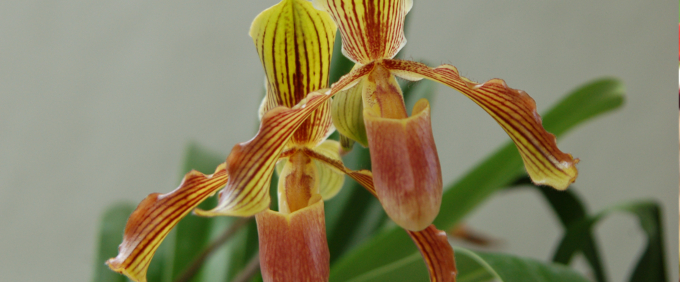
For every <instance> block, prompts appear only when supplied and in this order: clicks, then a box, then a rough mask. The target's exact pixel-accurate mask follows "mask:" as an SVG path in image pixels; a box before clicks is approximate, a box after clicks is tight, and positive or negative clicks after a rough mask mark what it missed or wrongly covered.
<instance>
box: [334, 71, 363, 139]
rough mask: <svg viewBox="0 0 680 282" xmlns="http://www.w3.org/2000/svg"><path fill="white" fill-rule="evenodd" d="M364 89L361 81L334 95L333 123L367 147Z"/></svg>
mask: <svg viewBox="0 0 680 282" xmlns="http://www.w3.org/2000/svg"><path fill="white" fill-rule="evenodd" d="M362 91H363V83H362V82H359V83H357V85H356V86H354V87H352V88H350V89H348V90H345V91H341V92H340V93H338V94H336V95H335V96H334V97H333V103H332V105H331V107H332V108H331V113H332V116H333V124H334V125H335V128H336V129H337V130H338V132H340V133H341V134H342V135H344V136H346V137H348V138H350V139H352V140H354V141H357V142H359V144H361V145H362V146H364V147H367V146H368V140H367V139H366V127H365V126H364V112H363V109H364V107H363V105H362V100H361V92H362Z"/></svg>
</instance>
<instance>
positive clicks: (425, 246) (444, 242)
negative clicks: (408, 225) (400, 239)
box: [408, 225, 457, 282]
mask: <svg viewBox="0 0 680 282" xmlns="http://www.w3.org/2000/svg"><path fill="white" fill-rule="evenodd" d="M408 235H409V236H411V239H413V242H414V243H416V245H417V246H418V250H420V254H421V255H422V256H423V260H425V264H426V265H427V270H428V271H429V272H430V281H431V282H455V281H456V274H457V271H456V262H455V260H454V256H453V249H452V248H451V245H449V241H448V239H447V238H446V232H444V231H441V230H437V227H435V226H434V225H430V226H428V227H427V228H425V229H423V230H421V231H417V232H413V231H408Z"/></svg>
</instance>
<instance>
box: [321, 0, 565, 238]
mask: <svg viewBox="0 0 680 282" xmlns="http://www.w3.org/2000/svg"><path fill="white" fill-rule="evenodd" d="M313 3H314V5H315V7H317V8H318V9H321V10H324V11H327V12H328V13H329V14H330V15H331V17H332V18H333V20H334V21H335V23H336V24H337V25H338V28H339V30H340V34H341V36H342V51H343V54H345V56H347V57H348V58H349V59H350V60H352V61H354V62H355V63H356V66H355V71H354V72H352V73H353V74H356V73H357V71H358V70H361V71H362V72H363V74H364V75H363V76H362V77H361V78H360V79H359V80H358V82H357V83H356V86H354V88H351V89H347V91H345V92H344V93H341V94H339V95H338V96H336V98H335V101H334V104H333V122H334V123H335V126H336V128H337V129H338V131H339V132H340V133H342V134H343V135H345V136H347V137H349V138H352V139H354V140H356V141H358V142H359V143H361V144H364V145H367V146H368V147H369V149H370V153H371V160H372V167H373V174H374V180H375V189H376V192H377V195H378V198H379V200H380V202H381V203H382V205H383V207H384V208H385V211H386V212H387V214H388V215H389V216H390V218H392V220H394V221H395V222H396V223H397V224H399V225H400V226H401V227H403V228H405V229H408V230H414V231H417V230H421V229H423V228H425V227H427V226H428V225H429V224H431V223H432V221H433V220H434V218H435V217H436V216H437V214H438V212H439V207H440V203H441V197H442V180H441V169H440V166H439V159H438V156H437V149H436V147H435V144H434V138H433V137H432V129H431V124H430V107H429V103H428V102H427V100H424V99H423V100H421V101H418V102H417V103H416V104H415V106H414V108H413V111H412V115H411V116H410V117H409V116H407V112H406V108H405V105H404V102H403V98H402V93H401V89H400V87H399V85H398V84H397V82H396V80H395V76H397V77H401V78H404V79H407V80H420V79H423V78H427V79H430V80H434V81H437V82H440V83H442V84H445V85H447V86H450V87H452V88H454V89H456V90H458V91H459V92H461V93H463V94H464V95H466V96H467V97H468V98H470V99H471V100H472V101H474V102H475V103H477V104H478V105H479V106H480V107H481V108H482V109H484V110H485V111H486V112H487V113H489V114H490V115H491V116H492V117H493V118H494V119H495V120H496V121H497V122H498V124H499V125H500V126H501V127H502V128H503V129H504V130H505V131H506V132H507V133H508V135H509V136H510V138H512V140H513V141H514V142H515V144H516V145H517V148H518V149H519V153H520V154H521V156H522V160H523V161H524V165H525V168H526V170H527V172H528V174H529V176H530V177H531V179H532V181H533V182H534V183H536V184H540V185H549V186H552V187H554V188H556V189H559V190H563V189H566V188H567V186H569V184H571V183H572V182H574V180H575V179H576V176H577V174H578V172H577V170H576V167H575V164H576V163H577V162H578V159H574V158H573V157H572V156H571V155H570V154H565V153H563V152H561V151H560V150H559V149H558V148H557V145H556V142H555V136H554V135H552V134H550V133H548V132H546V131H545V129H544V128H543V126H542V124H541V118H540V116H539V115H538V113H537V112H536V104H535V102H534V100H533V99H532V98H531V97H529V95H527V94H526V93H525V92H524V91H521V90H516V89H513V88H510V87H508V86H507V84H506V83H505V81H503V80H501V79H492V80H489V81H487V82H485V83H481V84H480V83H475V82H473V81H471V80H469V79H467V78H465V77H462V76H460V75H459V73H458V70H457V69H456V68H455V67H454V66H451V65H441V66H439V67H436V68H430V67H428V66H426V65H424V64H421V63H417V62H413V61H405V60H395V59H393V58H394V56H395V55H396V54H397V52H399V50H400V49H401V48H402V47H403V46H404V45H405V44H406V39H405V38H404V32H403V26H404V18H405V16H406V14H407V13H408V12H409V10H410V9H411V7H412V5H413V1H412V0H367V1H357V0H313ZM355 81H357V80H355ZM345 88H346V87H345ZM334 89H335V85H334ZM359 101H361V102H359ZM364 128H365V129H364Z"/></svg>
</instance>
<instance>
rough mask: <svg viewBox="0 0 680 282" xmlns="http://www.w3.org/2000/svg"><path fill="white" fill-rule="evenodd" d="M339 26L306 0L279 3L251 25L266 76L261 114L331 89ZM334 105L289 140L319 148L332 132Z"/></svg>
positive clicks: (325, 109) (316, 113) (321, 110)
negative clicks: (329, 77)
mask: <svg viewBox="0 0 680 282" xmlns="http://www.w3.org/2000/svg"><path fill="white" fill-rule="evenodd" d="M335 30H336V26H335V24H334V23H333V20H331V18H330V16H329V15H328V13H325V12H323V11H319V10H316V9H314V7H312V4H311V3H310V2H309V1H306V0H286V1H281V2H280V3H279V4H276V5H274V6H272V7H270V8H268V9H267V10H265V11H263V12H262V13H260V14H259V15H258V16H257V17H256V18H255V20H254V21H253V23H252V25H251V27H250V36H251V37H252V38H253V42H254V43H255V47H256V49H257V53H258V54H259V56H260V61H261V62H262V65H263V67H264V70H265V74H266V76H267V90H268V91H267V97H266V99H265V101H264V102H263V107H262V109H263V111H266V110H269V109H273V108H275V107H277V106H285V107H293V106H295V105H297V104H298V103H299V102H300V101H302V99H304V98H305V97H306V96H307V94H308V93H310V92H312V91H316V90H319V89H322V88H327V86H328V76H329V70H330V62H331V55H332V53H333V42H334V41H335ZM332 129H333V125H332V122H331V116H330V102H327V103H326V104H324V105H322V106H321V107H319V109H318V110H317V111H316V112H314V113H313V114H312V115H310V117H309V118H308V119H307V120H306V121H305V122H304V123H303V124H302V125H301V126H300V128H299V129H298V130H297V131H296V133H295V135H293V138H292V139H291V141H292V142H293V143H296V144H300V145H311V146H315V145H317V144H319V143H320V142H321V141H323V140H324V139H325V138H326V137H327V136H328V134H330V133H331V132H332Z"/></svg>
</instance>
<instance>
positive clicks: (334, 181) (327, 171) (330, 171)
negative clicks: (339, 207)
mask: <svg viewBox="0 0 680 282" xmlns="http://www.w3.org/2000/svg"><path fill="white" fill-rule="evenodd" d="M312 150H314V152H317V153H319V154H321V155H324V156H325V157H327V158H329V159H332V160H335V161H338V162H340V163H342V160H341V158H340V142H338V141H335V140H326V141H324V142H323V143H321V144H320V145H319V146H317V147H315V148H313V149H312ZM313 160H314V164H315V165H316V171H317V177H318V180H319V193H320V194H321V197H322V198H323V199H324V201H326V200H330V199H331V198H333V197H334V196H335V195H336V194H338V192H340V188H342V184H344V183H345V173H344V172H343V171H338V169H336V168H334V167H331V166H329V165H327V164H326V163H325V162H322V161H320V160H318V159H313Z"/></svg>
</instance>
